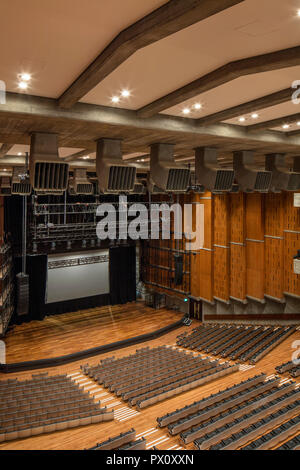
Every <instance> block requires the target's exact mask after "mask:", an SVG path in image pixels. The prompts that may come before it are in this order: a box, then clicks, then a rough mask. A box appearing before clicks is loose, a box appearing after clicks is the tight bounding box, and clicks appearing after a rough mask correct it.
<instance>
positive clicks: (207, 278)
mask: <svg viewBox="0 0 300 470" xmlns="http://www.w3.org/2000/svg"><path fill="white" fill-rule="evenodd" d="M198 257H199V272H200V277H199V293H200V295H199V297H201V298H202V299H206V300H208V301H210V302H212V301H213V295H214V278H213V272H214V271H213V268H214V267H213V257H212V252H211V251H206V250H201V252H200V254H199V255H198Z"/></svg>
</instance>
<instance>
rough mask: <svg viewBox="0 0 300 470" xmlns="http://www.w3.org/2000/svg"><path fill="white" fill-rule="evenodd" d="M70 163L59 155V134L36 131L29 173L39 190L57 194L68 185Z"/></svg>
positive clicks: (33, 137) (32, 142)
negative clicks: (63, 160)
mask: <svg viewBox="0 0 300 470" xmlns="http://www.w3.org/2000/svg"><path fill="white" fill-rule="evenodd" d="M68 174H69V164H68V163H66V162H62V161H61V159H60V158H59V156H58V136H57V135H56V134H48V133H43V132H35V133H33V134H32V136H31V145H30V158H29V175H30V181H31V185H32V187H33V188H34V189H35V190H37V191H46V192H47V193H48V194H56V193H57V192H58V193H59V192H61V191H65V190H66V189H67V186H68Z"/></svg>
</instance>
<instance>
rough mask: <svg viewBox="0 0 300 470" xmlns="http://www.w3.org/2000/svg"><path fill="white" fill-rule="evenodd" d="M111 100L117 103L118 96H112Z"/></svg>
mask: <svg viewBox="0 0 300 470" xmlns="http://www.w3.org/2000/svg"><path fill="white" fill-rule="evenodd" d="M111 100H112V102H113V103H119V101H120V98H119V97H118V96H113V97H112V99H111Z"/></svg>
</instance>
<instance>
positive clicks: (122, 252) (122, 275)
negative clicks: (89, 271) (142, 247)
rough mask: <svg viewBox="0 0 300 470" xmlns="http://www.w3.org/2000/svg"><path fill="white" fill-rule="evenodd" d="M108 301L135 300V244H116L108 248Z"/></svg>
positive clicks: (112, 302) (123, 301)
mask: <svg viewBox="0 0 300 470" xmlns="http://www.w3.org/2000/svg"><path fill="white" fill-rule="evenodd" d="M109 278H110V303H111V304H112V305H117V304H126V303H127V302H133V301H134V300H136V253H135V246H116V247H112V248H110V250H109Z"/></svg>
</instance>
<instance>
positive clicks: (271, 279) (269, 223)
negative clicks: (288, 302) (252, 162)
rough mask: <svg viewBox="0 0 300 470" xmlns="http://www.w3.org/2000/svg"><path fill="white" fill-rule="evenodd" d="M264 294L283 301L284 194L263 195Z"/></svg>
mask: <svg viewBox="0 0 300 470" xmlns="http://www.w3.org/2000/svg"><path fill="white" fill-rule="evenodd" d="M264 199H265V294H266V295H269V296H271V297H274V298H276V299H279V300H282V299H283V291H284V274H283V273H284V265H283V248H284V243H283V235H284V233H283V229H284V201H285V194H284V193H280V194H272V193H269V194H265V196H264Z"/></svg>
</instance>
